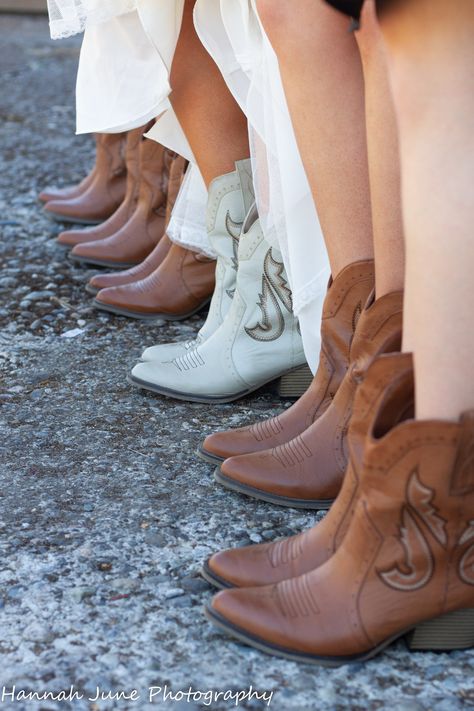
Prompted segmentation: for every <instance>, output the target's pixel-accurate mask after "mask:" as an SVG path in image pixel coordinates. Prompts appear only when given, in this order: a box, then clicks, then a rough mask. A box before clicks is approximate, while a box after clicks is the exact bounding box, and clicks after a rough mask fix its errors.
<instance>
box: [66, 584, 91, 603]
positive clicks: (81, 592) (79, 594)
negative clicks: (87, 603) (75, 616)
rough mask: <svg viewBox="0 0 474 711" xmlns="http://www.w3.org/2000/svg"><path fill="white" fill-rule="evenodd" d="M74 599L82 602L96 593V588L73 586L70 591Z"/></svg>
mask: <svg viewBox="0 0 474 711" xmlns="http://www.w3.org/2000/svg"><path fill="white" fill-rule="evenodd" d="M69 592H70V595H71V597H72V599H73V600H74V601H75V602H82V601H83V600H86V599H87V598H89V597H92V596H93V595H94V594H95V588H90V587H77V588H71V590H70V591H69Z"/></svg>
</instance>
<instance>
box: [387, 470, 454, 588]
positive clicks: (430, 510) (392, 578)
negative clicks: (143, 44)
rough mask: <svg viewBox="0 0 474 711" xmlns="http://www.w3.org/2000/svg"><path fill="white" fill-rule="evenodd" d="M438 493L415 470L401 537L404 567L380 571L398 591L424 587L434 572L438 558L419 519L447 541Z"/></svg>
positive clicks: (404, 511)
mask: <svg viewBox="0 0 474 711" xmlns="http://www.w3.org/2000/svg"><path fill="white" fill-rule="evenodd" d="M434 496H435V492H434V491H433V489H430V488H429V487H427V486H425V485H424V484H422V482H421V481H420V478H419V475H418V471H417V470H415V471H414V472H413V473H412V474H411V476H410V478H409V480H408V485H407V492H406V501H407V503H405V504H404V505H403V507H402V512H401V522H400V525H399V530H400V534H399V536H398V540H399V542H400V544H401V546H402V548H403V551H404V553H405V561H404V565H403V569H401V568H400V567H399V566H398V565H397V564H396V565H395V566H394V567H393V568H391V569H390V570H386V571H378V574H379V576H380V577H381V579H382V580H383V582H384V583H385V584H386V585H388V587H390V588H393V589H394V590H408V591H413V590H420V589H421V588H423V587H424V586H425V585H426V584H427V583H428V582H429V580H430V579H431V577H432V575H433V572H434V557H433V553H432V551H431V548H430V545H429V543H428V541H427V540H426V537H425V534H424V533H423V531H422V529H421V528H420V525H419V520H420V519H421V521H423V523H424V524H425V525H426V526H427V527H428V529H429V530H430V532H431V533H432V535H433V536H434V538H435V539H436V540H437V541H438V543H440V544H441V545H443V546H445V545H446V544H447V540H448V539H447V534H446V521H445V520H444V519H443V518H442V517H441V516H440V515H439V514H438V510H437V509H436V507H435V506H433V504H432V501H433V499H434Z"/></svg>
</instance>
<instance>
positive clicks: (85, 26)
mask: <svg viewBox="0 0 474 711" xmlns="http://www.w3.org/2000/svg"><path fill="white" fill-rule="evenodd" d="M183 1H184V0H48V3H49V5H50V20H51V34H52V36H53V37H65V36H68V35H70V34H75V33H77V32H80V31H82V30H85V35H84V41H83V45H82V49H81V58H80V64H79V71H78V79H77V130H78V133H87V132H91V131H98V132H114V131H124V130H128V129H129V128H133V127H137V126H140V125H142V124H144V123H146V121H148V120H149V119H150V118H152V117H155V116H159V117H160V118H159V120H158V121H157V122H156V124H155V126H154V127H153V129H152V130H151V132H150V134H149V135H150V137H151V138H154V139H155V140H157V141H159V142H160V143H163V144H164V145H167V146H168V147H170V148H172V149H173V150H176V151H177V152H179V153H180V154H181V155H183V156H185V157H186V158H188V159H189V160H190V161H191V164H192V169H191V170H190V171H189V173H188V175H187V178H186V180H185V183H184V185H183V188H182V190H181V194H180V197H179V199H178V201H177V204H176V207H175V210H174V213H173V218H172V222H171V225H170V237H171V238H172V239H174V240H175V241H177V242H180V243H182V244H185V245H186V246H188V247H191V248H193V249H196V250H201V251H204V252H206V253H207V254H210V255H212V250H211V248H210V245H209V244H208V242H207V239H206V234H205V225H204V207H205V201H206V190H205V186H204V183H203V181H202V179H201V176H200V174H199V171H198V169H197V167H196V165H195V161H194V158H193V155H192V152H191V149H190V147H189V144H188V142H187V141H186V138H185V136H184V133H183V131H182V130H181V127H180V125H179V122H178V121H177V118H176V116H175V114H174V112H173V110H172V108H171V105H170V102H169V98H168V97H169V93H170V86H169V71H170V67H171V62H172V59H173V54H174V50H175V47H176V42H177V39H178V35H179V29H180V25H181V18H182V10H183ZM194 14H195V25H196V30H197V32H198V34H199V36H200V38H201V41H202V42H203V44H204V46H205V47H206V49H207V50H208V51H209V53H210V54H211V55H212V57H213V58H214V60H215V61H216V63H217V64H218V66H219V68H220V70H221V72H222V74H223V76H224V78H225V80H226V82H227V85H228V86H229V89H230V90H231V92H232V93H233V95H234V97H235V99H236V100H237V102H238V103H239V105H240V106H241V108H242V110H243V111H244V113H245V115H246V116H247V118H248V122H249V132H250V143H251V153H252V164H253V170H254V178H255V187H256V195H257V203H258V208H259V213H260V216H261V219H262V224H263V227H264V231H265V236H266V238H267V240H268V241H269V242H270V243H274V244H278V246H279V248H280V249H281V251H282V254H283V257H284V261H285V265H286V268H287V272H288V276H289V279H290V282H291V287H292V290H293V301H294V310H295V313H296V315H297V316H298V318H299V321H300V327H301V332H302V336H303V342H304V346H305V353H306V357H307V359H308V362H309V364H310V366H311V367H312V368H313V370H314V368H315V367H316V364H317V359H318V356H319V350H320V338H319V324H320V321H321V311H322V303H323V300H324V295H325V291H326V286H327V280H328V276H329V267H328V260H327V253H326V249H325V246H324V242H323V238H322V233H321V228H320V225H319V220H318V217H317V212H316V209H315V206H314V202H313V199H312V196H311V192H310V190H309V185H308V181H307V179H306V175H305V172H304V169H303V165H302V162H301V158H300V155H299V152H298V149H297V145H296V140H295V136H294V132H293V128H292V124H291V120H290V116H289V113H288V108H287V104H286V100H285V95H284V92H283V88H282V83H281V78H280V72H279V68H278V62H277V58H276V56H275V54H274V52H273V49H272V47H271V45H270V43H269V41H268V38H267V37H266V34H265V32H264V30H263V27H262V25H261V23H260V20H259V17H258V12H257V9H256V5H255V0H197V3H196V6H195V13H194Z"/></svg>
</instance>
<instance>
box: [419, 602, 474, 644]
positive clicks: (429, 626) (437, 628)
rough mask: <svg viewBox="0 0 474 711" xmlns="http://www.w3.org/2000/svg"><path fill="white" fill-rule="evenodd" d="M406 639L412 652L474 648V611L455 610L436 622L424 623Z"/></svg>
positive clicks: (438, 618)
mask: <svg viewBox="0 0 474 711" xmlns="http://www.w3.org/2000/svg"><path fill="white" fill-rule="evenodd" d="M405 639H406V643H407V646H408V649H409V650H410V651H412V652H415V651H421V650H424V651H427V650H432V651H449V650H453V649H469V648H470V647H474V609H472V608H471V609H465V610H455V611H454V612H449V613H448V614H446V615H442V616H441V617H437V618H436V619H435V620H429V621H428V622H422V623H421V624H419V625H418V626H417V627H415V629H414V630H412V631H411V632H409V633H408V634H407V635H406V637H405Z"/></svg>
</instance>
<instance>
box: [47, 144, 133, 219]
mask: <svg viewBox="0 0 474 711" xmlns="http://www.w3.org/2000/svg"><path fill="white" fill-rule="evenodd" d="M126 136H127V134H126V133H113V134H107V133H100V134H98V138H97V146H98V147H97V163H96V169H95V175H94V179H93V180H92V182H91V183H90V185H89V186H88V188H87V189H86V191H85V192H83V193H81V194H80V195H78V196H77V197H75V198H71V199H69V200H52V201H50V202H48V203H46V205H45V207H44V212H45V214H46V215H47V216H48V217H51V218H52V219H53V220H56V221H58V222H73V223H74V222H77V223H79V224H84V225H94V224H97V223H98V222H103V221H104V220H107V219H108V218H109V217H110V216H111V215H113V213H114V212H115V210H116V209H117V208H118V207H119V206H120V204H121V203H122V201H123V199H124V197H125V190H126V184H127V169H126V166H125V155H124V153H125V141H126Z"/></svg>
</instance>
